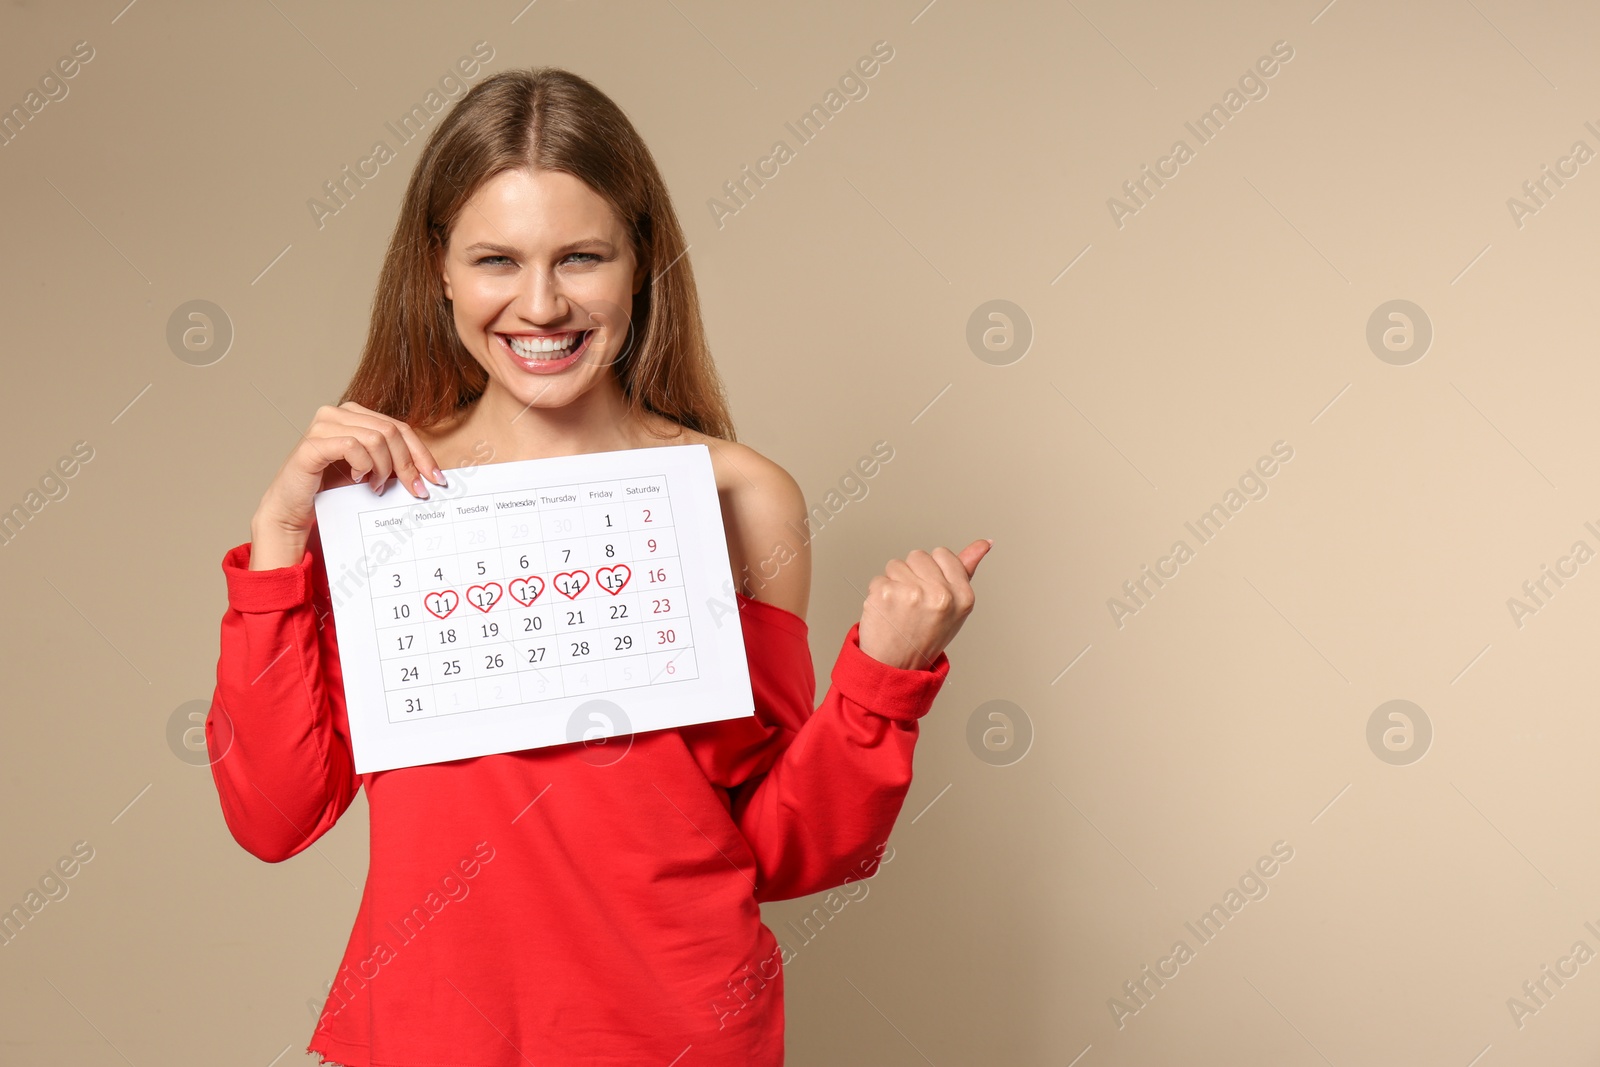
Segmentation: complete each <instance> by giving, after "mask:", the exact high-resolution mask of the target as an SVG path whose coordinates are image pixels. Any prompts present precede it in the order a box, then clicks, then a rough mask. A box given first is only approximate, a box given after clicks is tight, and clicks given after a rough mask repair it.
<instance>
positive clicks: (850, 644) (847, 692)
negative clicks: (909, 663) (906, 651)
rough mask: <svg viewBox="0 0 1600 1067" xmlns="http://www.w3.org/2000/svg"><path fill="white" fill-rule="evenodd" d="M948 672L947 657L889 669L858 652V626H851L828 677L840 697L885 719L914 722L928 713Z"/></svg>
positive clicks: (856, 624)
mask: <svg viewBox="0 0 1600 1067" xmlns="http://www.w3.org/2000/svg"><path fill="white" fill-rule="evenodd" d="M949 673H950V657H949V656H947V655H946V654H945V653H943V652H940V653H939V657H938V658H937V659H935V660H934V661H933V662H932V663H930V664H929V665H928V666H927V667H925V668H901V667H891V666H889V665H888V664H887V663H883V662H880V661H879V660H875V659H873V658H872V657H871V656H869V655H867V654H866V653H865V652H863V651H861V624H860V623H859V622H857V623H855V624H853V625H852V626H851V627H850V632H849V633H847V634H845V637H844V647H843V648H842V649H841V650H840V652H839V658H838V659H837V660H835V661H834V664H833V671H832V673H831V674H830V677H831V679H832V681H833V684H834V685H835V686H836V687H837V688H838V690H839V692H840V694H841V695H843V696H844V697H845V699H847V700H849V701H850V702H851V703H853V704H857V705H859V706H860V707H862V708H865V709H866V710H867V711H870V712H873V713H874V714H877V715H882V716H883V717H884V718H886V719H898V720H900V721H902V722H914V721H916V720H917V719H920V718H922V716H924V715H926V714H927V713H928V709H929V708H931V707H932V706H933V700H934V697H936V696H938V694H939V689H940V687H941V686H943V685H944V680H945V677H946V676H947V675H948V674H949Z"/></svg>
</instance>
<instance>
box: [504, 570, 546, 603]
mask: <svg viewBox="0 0 1600 1067" xmlns="http://www.w3.org/2000/svg"><path fill="white" fill-rule="evenodd" d="M506 588H507V591H508V592H510V593H511V595H512V596H513V597H514V598H516V601H517V603H519V604H521V605H522V606H523V607H528V606H529V605H531V604H532V603H533V602H534V601H535V600H538V599H539V594H540V593H543V592H544V579H543V578H540V577H539V576H538V575H534V576H532V577H529V578H513V579H511V581H510V583H509V584H508V585H507V587H506Z"/></svg>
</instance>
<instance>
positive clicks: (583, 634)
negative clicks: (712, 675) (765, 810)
mask: <svg viewBox="0 0 1600 1067" xmlns="http://www.w3.org/2000/svg"><path fill="white" fill-rule="evenodd" d="M672 518H673V517H672V506H671V497H670V494H669V493H668V487H667V479H666V477H665V476H664V475H650V476H644V477H637V478H617V479H605V480H598V481H585V482H577V483H571V484H568V485H561V486H545V487H540V488H538V489H535V490H529V491H525V492H491V493H482V494H475V495H472V494H469V495H464V496H461V497H456V498H451V499H448V500H443V501H440V502H438V503H436V504H433V503H429V502H426V501H416V502H411V503H408V504H406V505H404V506H400V507H392V508H368V509H366V510H363V511H361V512H359V513H358V519H359V521H360V527H361V529H362V543H363V544H362V547H363V550H364V553H365V556H366V558H368V559H372V558H375V557H377V554H378V552H379V551H380V546H387V547H388V548H389V552H388V554H387V556H384V557H382V558H383V560H384V562H383V563H382V564H381V565H380V566H378V567H376V568H375V569H374V571H373V575H372V580H373V583H374V586H373V590H372V605H371V607H372V612H373V622H374V631H375V636H376V641H377V645H378V649H377V651H378V659H379V662H380V665H381V669H382V682H383V690H384V697H385V700H386V703H387V709H388V719H389V721H390V722H394V723H397V722H404V721H409V720H415V719H423V718H433V717H438V716H443V715H453V714H460V713H466V712H473V711H481V710H488V709H493V708H509V707H516V706H519V705H537V704H539V703H540V702H542V701H552V700H559V699H561V698H564V697H572V696H581V695H584V694H586V693H599V692H605V691H611V690H619V689H627V688H631V687H634V686H645V685H655V686H659V685H661V684H665V683H670V682H673V681H688V680H690V679H693V678H696V677H698V674H699V672H698V669H697V664H696V662H695V653H694V641H693V632H692V627H691V623H690V615H689V611H688V603H687V601H686V600H685V598H684V578H683V572H682V561H681V558H680V556H679V552H678V544H677V539H676V538H677V528H676V526H675V525H674V524H673V521H672ZM396 542H398V543H396Z"/></svg>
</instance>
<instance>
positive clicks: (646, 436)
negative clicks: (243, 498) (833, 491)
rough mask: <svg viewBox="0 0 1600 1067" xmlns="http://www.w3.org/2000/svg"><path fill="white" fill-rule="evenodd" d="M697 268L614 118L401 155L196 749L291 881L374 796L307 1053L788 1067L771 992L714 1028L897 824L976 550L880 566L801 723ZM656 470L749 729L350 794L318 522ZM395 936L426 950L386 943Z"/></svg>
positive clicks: (424, 768)
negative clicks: (556, 480)
mask: <svg viewBox="0 0 1600 1067" xmlns="http://www.w3.org/2000/svg"><path fill="white" fill-rule="evenodd" d="M687 251H688V249H687V246H686V244H685V241H684V236H683V232H682V230H681V228H680V227H679V224H678V220H677V216H676V214H675V212H674V210H673V206H672V203H671V201H670V199H669V198H668V196H667V192H666V186H665V183H664V182H663V181H662V178H661V175H660V173H659V172H658V171H657V169H656V166H655V163H654V161H653V160H652V159H651V156H650V153H649V151H648V150H647V149H646V148H645V145H644V143H643V141H642V140H641V139H640V137H639V135H638V132H637V131H636V130H635V129H634V127H633V125H632V123H630V122H629V121H628V119H627V117H626V116H625V115H624V114H623V113H622V111H621V110H620V109H619V108H618V107H617V105H616V104H615V103H613V102H612V101H611V100H610V98H608V97H607V96H606V95H605V94H603V93H601V92H600V91H599V90H598V89H596V88H595V87H594V86H592V85H590V84H589V83H588V82H587V81H584V80H583V79H582V78H579V77H577V76H576V75H573V74H570V73H568V72H566V71H563V70H557V69H551V68H541V69H536V70H512V71H506V72H502V73H499V74H495V75H493V76H491V77H489V78H487V79H486V80H484V81H483V82H482V83H480V84H479V85H478V86H477V87H475V88H474V89H472V90H471V91H470V92H469V93H467V95H465V96H464V97H462V99H461V100H460V101H459V102H458V103H457V104H456V106H455V107H454V108H453V109H452V110H451V111H450V112H449V113H448V114H446V115H444V116H442V117H441V119H440V120H439V123H438V124H437V126H436V127H435V128H434V129H433V131H432V133H431V135H430V136H429V139H428V142H427V144H426V146H425V147H424V149H423V151H422V153H421V155H420V157H419V159H418V162H417V165H416V170H415V172H414V173H413V174H412V176H411V180H410V182H409V184H408V186H407V189H406V194H405V198H404V201H403V203H402V205H401V208H400V220H399V223H398V225H397V226H396V227H395V231H394V235H393V238H392V240H391V241H390V245H389V250H388V254H387V255H386V257H385V258H384V263H383V269H382V272H381V274H380V276H379V279H378V286H377V293H376V296H375V297H374V300H373V306H372V318H371V324H370V327H369V330H368V334H367V342H366V348H365V350H364V352H363V353H362V356H361V362H360V365H359V366H358V367H357V368H356V371H355V374H354V376H353V378H352V380H351V382H350V385H349V387H348V389H347V390H346V392H345V395H344V397H343V398H342V400H341V402H340V404H339V405H338V406H327V407H323V408H320V409H319V410H318V412H317V415H316V417H315V419H314V420H313V422H312V425H311V427H310V429H309V430H308V431H307V432H306V433H305V434H304V435H303V437H302V440H301V441H300V442H299V443H298V444H297V445H296V446H295V450H294V451H293V452H292V453H291V455H290V456H289V458H288V460H286V461H285V463H284V464H283V467H282V468H281V469H280V470H279V472H278V474H277V475H276V477H275V478H274V479H273V481H272V483H271V484H270V485H269V486H268V488H267V491H266V493H265V494H264V495H263V496H262V499H261V503H260V505H259V506H258V508H257V511H256V514H255V517H254V518H253V520H252V522H251V540H250V542H249V543H247V544H241V545H236V546H234V547H233V548H232V549H230V550H229V551H228V552H227V554H226V555H225V556H224V558H223V572H224V574H225V576H226V578H227V584H228V610H227V613H226V614H225V616H224V618H223V626H222V651H221V659H220V661H219V663H218V667H217V689H216V693H215V695H214V697H213V700H212V706H211V712H210V714H209V715H208V716H207V719H206V744H207V749H208V752H209V754H210V756H211V770H212V774H213V776H214V779H215V782H216V786H217V793H218V797H219V799H220V801H221V806H222V812H223V816H224V818H225V820H226V821H227V824H228V829H229V830H230V831H231V832H232V834H233V836H234V838H235V839H236V840H237V841H238V842H239V844H240V845H241V846H243V847H244V848H245V849H246V850H248V851H249V852H250V853H251V854H252V855H255V856H257V857H259V858H261V859H263V860H266V861H269V862H280V861H283V860H286V859H288V858H289V857H291V856H294V855H296V854H298V853H299V852H301V851H303V850H305V849H306V848H308V847H310V846H311V844H312V843H313V842H314V841H316V839H317V838H318V837H320V836H321V835H322V834H324V833H326V832H327V831H328V829H329V828H331V827H332V826H333V825H334V824H335V823H336V822H337V821H338V820H339V818H340V816H342V815H343V814H344V812H345V811H346V810H347V809H348V808H349V807H350V805H351V803H352V801H353V800H354V798H355V795H356V793H357V792H358V791H360V790H362V789H363V788H364V789H365V791H366V795H367V801H368V812H369V817H370V820H371V857H370V860H369V864H368V871H367V882H366V886H365V887H364V890H363V892H362V896H361V904H360V910H359V911H358V913H357V916H356V921H355V926H354V928H353V930H352V931H351V934H350V937H349V940H348V942H347V944H346V949H345V954H344V957H343V959H342V962H341V964H340V967H339V970H338V974H337V977H336V979H335V981H334V983H333V985H332V987H331V992H330V998H329V1001H328V1004H327V1008H328V1009H329V1010H327V1011H325V1012H324V1014H323V1016H322V1018H321V1019H320V1021H319V1024H318V1026H317V1029H316V1030H315V1032H314V1033H313V1035H312V1038H311V1042H310V1045H309V1048H308V1051H312V1052H316V1053H319V1054H321V1055H322V1056H323V1057H324V1060H325V1061H328V1060H336V1061H337V1062H339V1063H341V1064H347V1065H350V1067H367V1065H372V1064H383V1065H385V1067H412V1065H420V1064H445V1063H472V1064H476V1065H478V1067H502V1065H503V1067H512V1065H516V1064H526V1063H584V1064H592V1065H596V1067H620V1065H623V1064H638V1063H671V1062H674V1061H675V1060H679V1059H682V1058H683V1057H684V1054H685V1053H687V1052H689V1050H690V1049H692V1050H693V1052H692V1056H691V1058H692V1062H693V1063H695V1064H696V1065H698V1067H719V1065H727V1067H733V1065H735V1064H737V1065H739V1067H769V1065H773V1064H780V1063H782V1061H783V1029H784V1010H783V979H782V974H781V972H780V973H777V974H775V975H773V976H772V979H771V981H772V987H771V988H770V990H766V991H764V992H763V994H762V996H761V997H760V998H758V999H757V1000H756V1001H755V1002H753V1003H751V1004H749V1005H746V1006H744V1007H743V1008H741V1010H739V1011H738V1012H736V1013H735V1012H728V1011H722V1012H713V1011H711V1010H709V1009H710V1007H711V1006H712V1005H713V1004H714V1003H716V1002H719V1001H720V999H721V998H724V997H725V996H726V994H727V990H728V987H729V983H730V981H733V980H735V979H734V976H735V975H737V974H738V973H739V971H740V968H742V967H744V966H745V965H746V964H747V963H748V961H751V960H760V959H771V958H773V953H774V951H775V950H776V949H777V942H776V939H775V938H774V935H773V933H772V931H771V930H770V929H768V928H767V927H766V926H765V925H763V924H762V922H761V912H760V907H759V905H760V904H761V903H762V902H765V901H772V900H785V899H789V898H793V897H799V896H804V895H808V894H811V893H817V892H820V891H822V890H825V889H829V888H831V887H834V886H838V885H841V884H842V883H844V882H846V881H848V880H850V879H851V878H853V877H858V876H859V874H860V873H861V872H863V871H864V870H865V869H866V868H864V867H863V863H864V862H865V861H867V860H868V859H869V858H870V857H872V856H873V855H874V853H875V851H877V850H881V848H882V847H883V844H884V842H886V841H887V839H888V836H889V833H890V831H891V830H892V829H893V826H894V822H895V819H896V817H897V816H898V815H899V812H900V807H901V805H902V803H903V801H904V800H905V796H906V791H907V790H908V788H909V787H910V783H911V758H912V753H913V750H914V747H915V745H916V741H917V736H918V726H917V723H918V720H919V719H920V718H921V717H922V716H923V715H925V714H927V712H928V711H929V709H930V707H931V706H932V703H933V699H934V697H935V696H936V695H937V693H938V692H939V689H940V687H941V686H942V685H943V683H944V679H945V677H946V675H947V674H948V672H949V669H950V664H949V657H948V656H947V655H946V654H945V652H944V648H945V646H946V645H948V644H949V643H950V641H951V640H952V639H953V638H954V637H955V635H956V632H957V630H959V629H960V627H961V625H962V623H963V622H964V620H965V619H966V617H967V615H968V614H969V613H970V612H971V610H972V606H973V599H974V598H973V592H972V588H971V584H970V582H969V581H968V579H969V578H970V577H971V575H972V573H973V570H974V569H975V568H976V566H977V564H978V561H979V560H980V559H982V557H983V555H984V553H985V552H986V551H987V550H988V545H987V544H986V543H985V542H984V541H981V540H980V541H974V542H973V543H972V544H970V545H968V546H967V548H966V549H965V550H963V552H962V553H961V555H959V556H957V555H956V554H955V553H954V552H952V551H950V550H949V549H948V548H943V547H940V548H936V549H934V550H933V551H932V552H931V553H930V552H924V551H921V550H917V551H913V552H911V553H910V554H909V555H908V556H907V557H906V558H905V559H903V560H902V559H892V560H890V561H889V563H888V564H887V565H886V567H885V568H884V572H883V573H882V574H879V575H877V576H876V577H874V578H873V579H872V580H871V581H870V582H869V583H868V585H867V590H868V592H867V596H866V599H865V600H864V602H863V604H862V618H861V621H860V622H859V623H857V624H856V625H853V626H851V627H850V629H849V630H848V632H847V633H846V634H845V635H844V638H843V641H842V643H841V645H840V646H839V653H838V657H837V659H836V660H835V662H834V664H833V668H832V671H831V672H830V674H829V678H830V682H831V685H830V687H829V689H828V692H827V695H826V696H825V697H824V698H823V700H822V701H821V703H820V704H818V703H817V701H816V699H815V698H816V680H817V674H816V671H815V670H814V669H813V663H812V659H811V652H810V646H809V637H810V631H809V628H808V626H807V624H806V621H805V617H804V613H805V608H806V599H807V597H808V595H809V588H810V582H811V558H810V554H809V550H808V549H807V548H806V545H805V543H804V542H803V541H802V542H801V544H800V545H799V547H798V548H797V550H796V551H795V553H794V555H793V558H792V559H789V560H786V562H785V565H784V566H783V567H782V568H781V569H780V570H779V571H778V572H777V573H776V574H773V575H770V580H767V581H764V582H763V583H762V584H761V585H760V587H759V588H758V589H756V590H754V592H758V593H759V594H760V599H757V598H756V597H755V596H754V595H751V593H750V591H749V590H747V589H744V588H743V587H745V586H746V585H747V584H748V580H747V579H746V575H748V574H750V573H752V572H753V571H752V568H753V567H754V566H758V565H759V561H760V560H761V559H762V558H763V557H765V556H767V555H769V553H770V551H771V548H772V546H773V545H775V544H777V543H778V542H780V541H781V540H785V539H787V538H789V537H790V535H791V532H793V531H795V530H803V529H804V525H805V522H806V505H805V497H804V494H803V493H802V492H801V491H800V487H799V486H798V484H797V483H796V482H795V480H794V479H793V478H792V477H790V475H789V474H788V472H787V471H785V470H784V469H783V468H782V467H781V466H779V465H778V464H777V463H774V462H773V461H771V460H769V459H767V458H766V457H765V456H762V455H761V454H760V453H758V452H756V451H755V450H754V449H752V448H750V447H748V446H746V445H743V444H740V443H738V442H736V441H735V440H734V439H733V424H732V420H731V418H730V417H729V414H728V409H727V404H726V402H725V400H724V398H723V393H722V387H721V384H720V381H719V379H718V377H717V373H716V370H715V367H714V366H713V364H712V362H711V356H710V353H709V351H708V349H707V346H706V341H705V334H704V330H703V328H702V326H701V321H700V308H699V301H698V298H697V295H696V293H695V285H694V274H693V271H692V269H691V265H690V262H689V260H688V257H687ZM673 444H702V445H705V446H706V447H707V449H708V451H709V453H710V455H711V459H712V467H713V473H714V475H715V477H716V482H717V491H718V499H719V502H720V504H721V507H722V518H723V528H722V533H723V534H725V536H726V538H727V542H728V544H727V548H728V557H729V561H730V564H731V565H732V570H733V572H734V577H735V579H736V580H737V581H739V585H740V587H741V589H740V591H739V592H738V596H737V598H736V600H737V607H738V611H737V615H738V619H739V625H740V628H741V632H742V638H743V642H744V651H745V657H746V660H747V663H748V667H749V680H750V691H751V696H752V702H753V704H754V706H755V710H754V713H753V714H751V715H748V716H744V717H741V718H736V719H722V720H716V721H709V722H700V723H697V724H695V725H692V726H685V727H680V728H676V729H660V730H645V731H642V732H638V733H636V734H631V735H630V737H629V747H628V748H627V750H626V757H627V758H625V759H622V758H619V759H616V760H614V761H608V762H606V763H605V764H603V765H601V766H597V765H595V764H593V763H591V762H590V761H589V760H587V759H585V756H587V755H589V754H590V753H589V749H588V746H587V745H586V744H585V743H582V742H574V743H572V744H566V745H551V746H546V747H542V748H536V749H528V750H524V751H515V752H504V753H497V754H494V755H490V756H483V757H478V758H472V759H457V760H440V761H438V762H434V763H427V764H423V765H419V766H407V767H400V768H396V769H392V770H385V771H374V772H371V773H368V774H357V773H356V772H355V763H354V760H353V758H352V752H351V746H350V722H349V714H348V710H347V708H346V705H345V696H344V687H343V679H344V675H343V666H342V665H341V663H340V658H339V641H340V635H339V634H338V633H337V632H336V629H337V628H336V626H334V625H332V624H331V623H330V622H329V620H328V615H329V613H330V611H331V605H332V602H333V599H334V597H336V596H338V595H340V594H341V593H342V590H343V585H344V582H345V576H343V575H340V576H338V577H336V579H335V582H334V583H333V585H332V586H331V587H330V584H329V577H328V573H327V571H328V566H327V561H326V560H325V558H324V557H323V553H322V547H321V543H320V539H319V537H318V536H317V533H316V530H315V506H314V505H315V497H316V494H317V493H318V492H319V491H321V490H323V489H330V488H334V487H336V486H343V485H349V484H353V483H363V484H366V485H368V486H369V487H370V488H371V489H372V490H373V491H374V492H377V493H381V492H383V491H385V489H386V487H387V486H388V485H389V481H390V478H391V476H392V477H396V478H398V479H399V483H400V485H402V486H403V487H404V489H405V491H407V492H410V493H411V494H412V495H413V496H415V497H418V498H426V497H427V496H428V488H427V486H428V483H429V482H432V483H433V484H434V485H436V486H438V485H444V484H445V482H444V475H443V473H442V469H443V468H444V467H448V468H450V469H451V470H452V471H453V473H452V475H451V478H452V480H454V479H456V478H466V477H467V476H468V475H467V473H466V469H467V468H470V467H471V466H473V464H474V463H475V462H478V461H480V460H481V457H483V456H485V455H488V456H491V457H493V459H494V460H495V461H496V462H502V461H514V460H522V459H535V458H541V457H553V456H574V455H584V454H590V453H596V452H607V451H616V450H623V449H642V448H650V447H658V446H662V445H673ZM453 488H459V487H458V486H453ZM685 529H686V531H687V532H686V534H685V536H686V537H687V536H696V535H698V534H699V531H698V530H690V529H689V528H688V527H685ZM346 636H347V637H348V635H346ZM484 636H485V637H487V636H488V635H484ZM448 640H454V635H453V634H452V637H451V638H449V639H448ZM291 652H292V653H293V654H289V653H291ZM451 662H455V661H451ZM457 666H459V664H457ZM523 710H526V712H527V713H528V714H543V713H546V712H547V710H548V709H547V707H546V706H544V705H529V706H526V707H525V708H524V709H523ZM558 713H562V714H564V713H565V711H563V710H559V709H558ZM230 730H231V732H230ZM547 793H548V795H546V794H547ZM474 843H483V844H484V846H485V847H486V848H492V849H493V850H494V851H493V853H492V855H493V856H494V857H495V861H494V866H493V867H492V868H491V869H489V870H486V871H485V872H484V873H483V874H482V875H481V876H476V877H475V879H474V883H473V885H472V895H471V898H470V899H466V898H465V897H463V899H462V901H461V903H460V904H459V905H457V906H456V907H454V908H452V909H451V911H450V913H449V919H448V921H446V922H442V923H439V924H437V926H435V925H434V924H433V923H432V922H431V921H430V919H429V915H428V914H427V911H437V910H439V909H442V908H443V906H444V901H443V900H442V899H438V898H437V894H433V893H432V892H431V889H430V887H431V885H432V884H434V882H435V881H436V880H437V879H438V877H439V872H440V871H443V870H448V869H449V867H450V865H451V864H454V863H456V862H457V861H458V859H459V857H460V856H461V855H462V853H463V851H464V850H466V849H468V848H470V847H472V846H473V844H474ZM430 896H431V897H433V898H434V899H435V900H436V903H437V907H434V905H431V904H427V903H426V902H427V900H428V899H429V898H430ZM419 900H422V901H424V904H425V907H426V909H427V910H426V911H418V910H417V902H418V901H419ZM407 916H410V920H409V921H410V922H411V924H412V925H414V926H415V927H416V928H417V929H419V930H420V929H423V928H426V930H427V934H426V936H419V937H415V938H405V937H402V936H401V935H400V933H399V931H400V930H401V928H404V927H406V926H407V923H408V919H407ZM400 941H403V942H404V948H403V950H399V949H398V948H397V947H396V946H397V944H398V943H399V942H400ZM763 980H765V979H763ZM685 1062H686V1063H687V1062H689V1061H688V1060H685Z"/></svg>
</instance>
